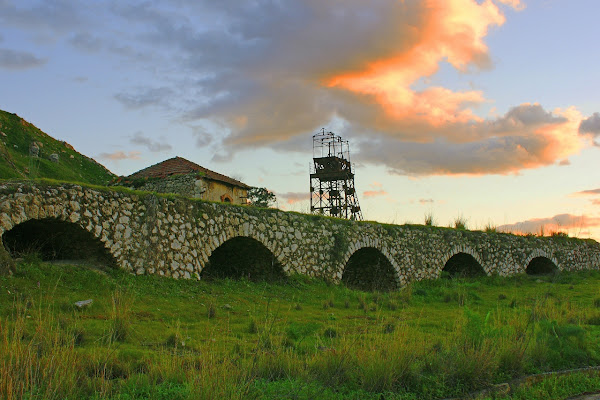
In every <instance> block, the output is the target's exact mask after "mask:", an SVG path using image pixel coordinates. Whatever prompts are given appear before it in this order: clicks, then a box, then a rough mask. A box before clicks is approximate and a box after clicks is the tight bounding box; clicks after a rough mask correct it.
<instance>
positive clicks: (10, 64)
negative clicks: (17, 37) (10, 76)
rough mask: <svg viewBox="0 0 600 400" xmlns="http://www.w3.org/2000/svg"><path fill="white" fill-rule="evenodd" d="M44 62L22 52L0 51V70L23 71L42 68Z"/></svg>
mask: <svg viewBox="0 0 600 400" xmlns="http://www.w3.org/2000/svg"><path fill="white" fill-rule="evenodd" d="M45 63H46V60H44V59H41V58H38V57H36V56H34V55H33V54H31V53H27V52H24V51H17V50H10V49H0V68H3V69H9V70H15V71H16V70H24V69H29V68H35V67H39V66H42V65H44V64H45Z"/></svg>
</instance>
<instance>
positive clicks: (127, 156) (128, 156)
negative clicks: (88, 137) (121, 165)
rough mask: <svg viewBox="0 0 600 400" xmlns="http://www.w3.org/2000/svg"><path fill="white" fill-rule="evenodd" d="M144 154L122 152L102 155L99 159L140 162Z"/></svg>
mask: <svg viewBox="0 0 600 400" xmlns="http://www.w3.org/2000/svg"><path fill="white" fill-rule="evenodd" d="M141 154H142V153H141V152H139V151H130V152H129V153H125V152H122V151H115V152H114V153H101V154H100V155H99V156H98V158H103V159H106V160H112V161H119V160H139V159H140V155H141Z"/></svg>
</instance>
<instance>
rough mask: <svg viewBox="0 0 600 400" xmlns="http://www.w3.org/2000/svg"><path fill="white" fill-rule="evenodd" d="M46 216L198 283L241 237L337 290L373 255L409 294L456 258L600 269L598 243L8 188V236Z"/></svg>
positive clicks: (122, 257)
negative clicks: (354, 260)
mask: <svg viewBox="0 0 600 400" xmlns="http://www.w3.org/2000/svg"><path fill="white" fill-rule="evenodd" d="M44 218H55V219H59V220H63V221H67V222H71V223H73V224H77V225H79V226H81V227H82V228H84V229H86V230H87V231H89V232H91V233H92V234H93V235H94V236H95V237H96V238H98V239H99V240H100V241H101V242H102V243H103V244H104V246H105V247H106V248H107V249H108V251H109V252H110V253H111V254H112V256H113V257H114V258H115V260H116V263H117V265H118V266H119V267H120V268H123V269H125V270H127V271H130V272H132V273H135V274H159V275H164V276H169V277H173V278H178V279H179V278H185V279H200V274H201V272H202V269H203V267H204V265H205V264H206V262H207V261H208V258H209V257H210V255H211V253H212V252H213V251H214V250H215V249H216V248H217V247H219V246H220V245H222V244H223V243H225V242H226V241H227V240H229V239H232V238H235V237H238V236H244V237H250V238H253V239H255V240H257V241H258V242H260V243H262V244H263V245H264V246H265V247H266V248H267V249H269V250H270V251H271V252H272V253H273V255H274V257H276V259H277V260H278V261H279V262H280V263H281V265H282V266H283V269H284V271H285V272H286V273H287V274H293V273H297V274H306V275H310V276H320V277H324V278H326V279H330V280H333V281H336V282H339V281H340V280H341V277H342V273H343V271H344V267H345V266H346V263H347V261H348V259H349V258H350V257H351V256H352V255H353V254H354V253H355V252H356V251H357V250H359V249H361V248H365V247H370V248H375V249H377V250H379V252H381V254H383V256H385V257H386V258H387V259H388V260H389V261H390V263H391V264H392V266H393V268H394V270H395V274H396V280H397V283H398V284H399V285H401V286H402V285H405V284H406V283H408V282H410V281H414V280H421V279H434V278H437V277H439V276H440V273H441V271H442V269H443V267H444V265H445V263H446V262H447V261H448V260H449V259H450V257H452V256H453V255H455V254H458V253H467V254H470V255H472V256H473V257H474V258H475V259H476V260H477V261H478V262H479V263H480V264H481V266H482V267H483V269H484V270H485V272H486V273H487V274H488V275H491V274H499V275H501V276H508V275H513V274H518V273H523V272H524V271H525V269H526V267H527V265H528V264H529V262H530V261H531V260H532V259H533V258H535V257H546V258H548V259H550V260H551V261H552V262H554V264H555V265H556V266H557V267H558V269H559V270H579V269H598V268H599V266H600V244H599V243H598V242H596V241H593V240H579V239H567V238H546V237H544V238H539V237H523V236H516V235H511V234H505V233H484V232H478V231H462V230H455V229H449V228H440V227H430V226H420V225H387V224H380V223H374V222H354V221H347V220H341V219H334V218H326V217H320V216H314V215H304V214H298V213H291V212H283V211H279V210H274V209H258V208H252V207H247V206H235V205H226V204H218V203H210V202H204V201H200V200H193V199H187V198H183V197H176V196H166V195H165V196H162V195H161V196H157V195H156V194H151V193H144V192H133V191H124V190H120V191H116V190H110V189H99V188H91V187H85V186H79V185H75V184H61V185H46V184H40V183H35V184H34V183H3V184H1V185H0V234H3V233H4V232H6V231H8V230H10V229H12V228H13V227H14V226H16V225H18V224H20V223H23V222H26V221H28V220H30V219H44ZM0 250H2V251H4V249H3V247H2V246H0Z"/></svg>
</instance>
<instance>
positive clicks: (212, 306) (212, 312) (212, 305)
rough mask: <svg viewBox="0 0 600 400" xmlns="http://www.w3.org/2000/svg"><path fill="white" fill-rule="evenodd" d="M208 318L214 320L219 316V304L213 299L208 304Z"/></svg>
mask: <svg viewBox="0 0 600 400" xmlns="http://www.w3.org/2000/svg"><path fill="white" fill-rule="evenodd" d="M206 316H207V317H208V319H212V318H215V317H216V316H217V303H216V302H215V301H214V300H212V299H211V300H210V301H208V302H207V303H206Z"/></svg>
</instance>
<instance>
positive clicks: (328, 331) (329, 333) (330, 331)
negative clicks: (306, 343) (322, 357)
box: [323, 327, 338, 339]
mask: <svg viewBox="0 0 600 400" xmlns="http://www.w3.org/2000/svg"><path fill="white" fill-rule="evenodd" d="M337 335H338V333H337V330H335V328H331V327H328V328H325V330H324V331H323V336H325V337H327V338H330V339H333V338H336V337H337Z"/></svg>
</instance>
